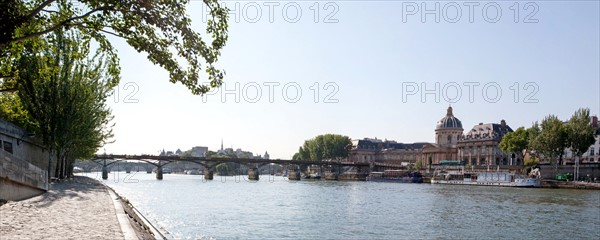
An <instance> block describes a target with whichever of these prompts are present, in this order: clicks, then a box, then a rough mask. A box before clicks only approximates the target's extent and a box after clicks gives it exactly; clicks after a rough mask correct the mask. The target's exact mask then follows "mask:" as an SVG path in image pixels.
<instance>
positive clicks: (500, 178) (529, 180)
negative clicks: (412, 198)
mask: <svg viewBox="0 0 600 240" xmlns="http://www.w3.org/2000/svg"><path fill="white" fill-rule="evenodd" d="M431 184H455V185H476V186H500V187H539V186H540V179H539V178H538V177H537V176H535V177H529V176H525V175H521V174H518V173H513V172H505V171H486V172H467V171H462V170H455V171H445V170H440V171H437V170H436V171H435V173H434V175H433V178H431Z"/></svg>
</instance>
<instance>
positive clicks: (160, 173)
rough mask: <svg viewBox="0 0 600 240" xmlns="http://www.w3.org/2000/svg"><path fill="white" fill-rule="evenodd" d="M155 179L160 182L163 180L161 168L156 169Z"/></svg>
mask: <svg viewBox="0 0 600 240" xmlns="http://www.w3.org/2000/svg"><path fill="white" fill-rule="evenodd" d="M156 179H158V180H162V179H163V169H162V167H158V168H156Z"/></svg>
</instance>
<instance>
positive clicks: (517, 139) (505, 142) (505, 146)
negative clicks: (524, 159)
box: [499, 127, 529, 156]
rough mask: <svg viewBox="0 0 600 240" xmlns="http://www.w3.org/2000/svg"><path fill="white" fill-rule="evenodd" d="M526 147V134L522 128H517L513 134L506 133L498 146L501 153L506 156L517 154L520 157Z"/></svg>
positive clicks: (527, 143) (527, 142) (527, 138)
mask: <svg viewBox="0 0 600 240" xmlns="http://www.w3.org/2000/svg"><path fill="white" fill-rule="evenodd" d="M528 146H529V136H528V132H527V130H525V128H523V127H520V128H517V130H515V131H514V132H509V133H506V134H505V135H504V137H502V140H500V144H499V147H500V149H502V151H503V152H505V153H507V154H510V153H519V155H521V156H524V155H525V153H524V152H523V151H525V150H526V149H527V147H528Z"/></svg>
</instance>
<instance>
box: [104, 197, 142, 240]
mask: <svg viewBox="0 0 600 240" xmlns="http://www.w3.org/2000/svg"><path fill="white" fill-rule="evenodd" d="M107 189H108V194H110V199H111V200H112V202H113V205H114V206H115V212H116V213H117V220H119V226H120V227H121V231H122V232H123V236H124V238H125V239H126V240H136V239H139V238H138V237H137V235H136V234H135V230H134V229H133V227H131V224H129V216H128V215H127V214H126V213H125V210H123V206H122V205H121V200H120V198H119V197H118V196H117V194H115V192H113V190H112V189H110V188H107Z"/></svg>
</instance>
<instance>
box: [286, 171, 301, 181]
mask: <svg viewBox="0 0 600 240" xmlns="http://www.w3.org/2000/svg"><path fill="white" fill-rule="evenodd" d="M301 178H302V176H301V174H300V169H298V168H293V169H288V180H297V181H299V180H300V179H301Z"/></svg>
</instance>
